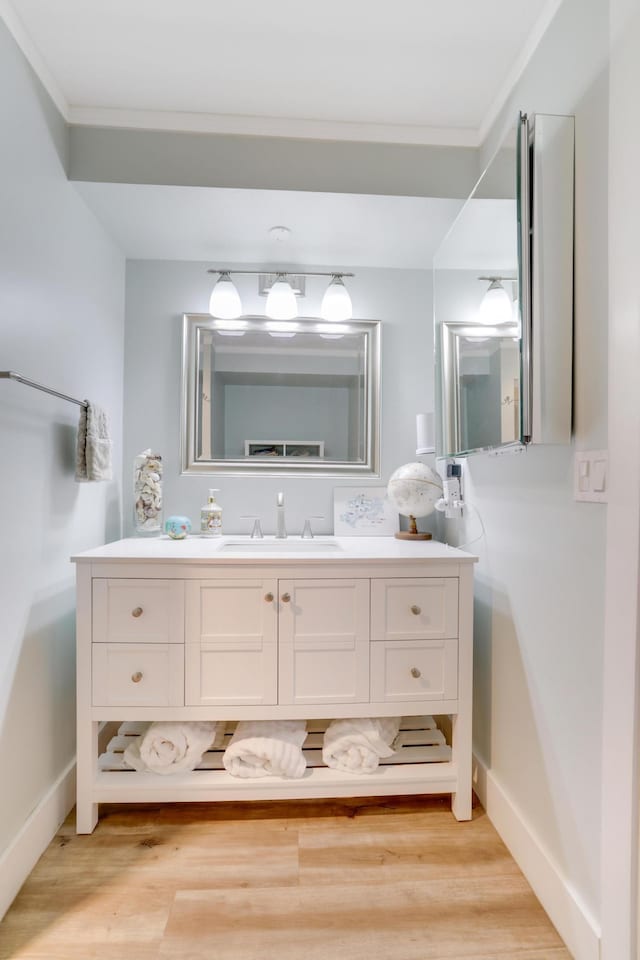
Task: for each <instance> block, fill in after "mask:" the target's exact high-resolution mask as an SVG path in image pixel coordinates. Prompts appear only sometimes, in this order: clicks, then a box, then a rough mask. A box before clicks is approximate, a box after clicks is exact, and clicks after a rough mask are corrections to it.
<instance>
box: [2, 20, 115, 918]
mask: <svg viewBox="0 0 640 960" xmlns="http://www.w3.org/2000/svg"><path fill="white" fill-rule="evenodd" d="M0 131H1V136H2V144H3V147H2V150H0V210H1V211H2V213H1V217H0V367H2V369H12V370H15V371H17V372H18V373H21V374H23V375H24V376H26V377H29V378H31V379H34V380H39V381H41V382H43V383H45V384H47V385H49V386H52V387H54V388H57V389H58V390H60V391H62V392H63V393H68V394H70V395H71V396H75V397H78V398H84V397H88V398H90V399H93V400H94V401H96V402H97V403H100V404H101V405H102V406H104V407H105V408H106V409H107V411H108V413H109V414H110V417H111V426H112V430H113V439H114V443H115V452H116V455H115V462H114V477H115V479H114V481H113V482H112V483H102V484H85V485H79V484H77V483H75V482H74V458H75V431H76V425H77V422H78V416H79V407H77V406H73V405H72V404H70V403H67V402H64V401H62V400H58V399H56V398H54V397H51V396H48V395H47V394H44V393H40V392H38V391H35V390H33V389H31V388H28V387H26V386H24V385H22V384H19V383H15V382H13V381H10V380H2V381H0V393H1V398H0V451H1V452H0V461H1V468H0V504H2V547H3V549H2V552H1V553H0V610H2V614H1V616H0V771H1V774H0V780H1V782H2V788H1V789H0V900H1V899H2V896H3V895H4V893H5V891H6V890H9V889H10V888H11V886H12V884H14V883H16V882H17V883H18V884H19V883H20V882H22V880H23V879H24V878H23V877H20V878H16V877H13V876H9V873H8V870H7V869H5V868H3V866H2V855H3V853H5V852H6V851H7V848H8V847H9V845H10V844H11V842H12V840H13V839H14V838H15V837H16V836H17V835H18V834H19V832H20V830H21V829H22V827H23V826H24V824H25V822H26V820H27V818H28V817H29V815H30V813H31V812H32V811H33V810H34V809H35V808H36V807H37V805H38V804H39V802H40V801H41V800H42V798H43V797H44V796H45V795H46V794H47V792H48V791H49V790H50V789H51V788H52V787H54V786H55V784H56V782H57V781H58V779H59V778H60V777H61V776H62V775H63V773H64V772H65V770H66V769H67V768H68V766H69V765H70V764H71V763H72V761H73V760H74V752H75V710H74V704H75V690H74V681H75V650H74V615H75V610H74V607H75V596H74V570H73V567H72V565H71V563H70V562H69V556H70V554H72V553H74V552H77V551H80V550H82V549H85V548H88V547H92V546H95V545H97V544H100V543H103V542H104V541H105V540H110V539H114V538H117V537H118V535H119V532H120V475H121V457H120V451H121V439H122V430H121V421H122V352H123V316H124V261H123V257H122V256H121V254H120V253H119V252H118V250H117V249H115V248H114V246H113V244H112V243H111V241H110V240H109V239H107V237H106V236H105V233H104V231H103V230H102V228H101V227H100V226H99V225H98V223H97V222H96V221H95V218H94V217H93V215H92V214H91V213H90V212H89V211H88V210H87V208H86V207H85V204H84V202H83V201H82V200H81V199H80V198H79V197H78V195H77V193H76V191H75V189H74V187H73V185H71V184H69V183H68V181H67V179H66V175H65V170H64V167H63V163H64V160H65V143H66V130H65V127H64V124H63V122H62V120H61V118H60V117H59V116H58V114H57V113H56V111H55V109H54V108H53V107H52V105H51V103H50V102H49V101H48V98H47V97H46V95H45V94H44V93H43V92H42V90H41V88H40V86H39V83H38V81H37V80H36V79H35V78H34V75H33V74H32V72H31V70H30V69H29V68H28V66H27V65H26V63H25V62H24V60H23V57H22V55H21V54H20V52H19V51H18V49H17V47H16V45H15V43H14V41H13V40H12V38H11V37H10V36H9V34H8V32H7V30H6V28H5V26H4V24H3V23H1V22H0ZM5 885H6V888H5Z"/></svg>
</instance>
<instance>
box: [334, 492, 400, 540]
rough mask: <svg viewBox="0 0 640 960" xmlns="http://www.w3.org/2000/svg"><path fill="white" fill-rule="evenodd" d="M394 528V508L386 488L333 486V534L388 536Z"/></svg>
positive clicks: (396, 527) (395, 516)
mask: <svg viewBox="0 0 640 960" xmlns="http://www.w3.org/2000/svg"><path fill="white" fill-rule="evenodd" d="M397 529H398V511H397V510H396V509H395V507H393V506H392V505H391V502H390V501H389V499H388V497H387V488H386V487H334V490H333V532H334V536H336V537H392V536H393V535H394V533H395V532H396V530H397Z"/></svg>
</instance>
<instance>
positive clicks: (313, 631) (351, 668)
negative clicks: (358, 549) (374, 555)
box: [278, 580, 369, 704]
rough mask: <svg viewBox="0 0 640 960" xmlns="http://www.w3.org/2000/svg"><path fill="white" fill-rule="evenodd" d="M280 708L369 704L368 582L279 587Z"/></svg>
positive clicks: (285, 584) (297, 582) (309, 582)
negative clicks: (287, 705) (288, 705)
mask: <svg viewBox="0 0 640 960" xmlns="http://www.w3.org/2000/svg"><path fill="white" fill-rule="evenodd" d="M278 600H279V607H280V618H279V636H280V666H279V690H280V696H279V702H280V704H296V703H309V704H313V703H361V702H366V701H367V700H368V699H369V581H368V580H280V581H279V596H278Z"/></svg>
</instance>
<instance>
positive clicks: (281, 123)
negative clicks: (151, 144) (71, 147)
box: [68, 106, 479, 147]
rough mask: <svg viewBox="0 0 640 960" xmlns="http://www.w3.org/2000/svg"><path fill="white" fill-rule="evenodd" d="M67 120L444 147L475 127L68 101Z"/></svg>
mask: <svg viewBox="0 0 640 960" xmlns="http://www.w3.org/2000/svg"><path fill="white" fill-rule="evenodd" d="M68 120H69V123H71V124H77V125H78V126H93V127H119V128H133V129H137V130H172V131H176V132H180V133H217V134H231V135H237V136H249V137H287V138H290V139H296V140H340V141H342V140H348V141H359V142H363V143H406V144H414V145H416V144H418V145H423V146H447V147H450V146H454V147H477V146H478V145H479V139H478V132H477V130H473V129H470V128H447V127H427V126H420V125H415V126H414V125H412V124H398V125H396V124H387V123H346V122H342V121H337V120H306V119H301V118H295V117H252V116H241V115H239V114H218V113H189V112H187V111H185V112H181V111H165V110H124V109H110V108H108V107H73V106H72V107H70V108H69V113H68Z"/></svg>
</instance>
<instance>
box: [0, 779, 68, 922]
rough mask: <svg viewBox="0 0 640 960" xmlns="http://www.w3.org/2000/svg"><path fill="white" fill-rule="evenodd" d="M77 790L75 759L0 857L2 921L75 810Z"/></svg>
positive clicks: (0, 917)
mask: <svg viewBox="0 0 640 960" xmlns="http://www.w3.org/2000/svg"><path fill="white" fill-rule="evenodd" d="M75 788H76V762H75V760H72V761H71V763H69V765H68V766H67V768H66V769H65V770H64V771H63V773H62V774H61V775H60V776H59V777H58V779H57V780H56V781H55V783H54V784H53V785H52V786H51V787H50V789H49V790H48V791H47V793H46V794H45V796H44V797H43V798H42V800H41V801H40V803H39V804H38V806H37V807H36V809H35V810H34V811H33V812H32V813H31V814H30V816H29V817H28V819H27V820H26V821H25V823H24V824H23V826H22V829H21V830H20V831H19V832H18V833H17V835H16V836H15V837H14V839H13V840H12V842H11V843H10V845H9V846H8V847H7V848H6V850H4V852H3V853H2V855H1V856H0V920H1V919H2V917H3V916H4V914H5V913H6V912H7V910H8V909H9V907H10V906H11V904H12V903H13V901H14V899H15V897H16V895H17V893H18V891H19V890H20V887H21V886H22V884H23V883H24V882H25V880H26V879H27V877H28V876H29V874H30V873H31V871H32V870H33V868H34V866H35V865H36V863H37V861H38V859H39V858H40V857H41V856H42V854H43V853H44V851H45V850H46V849H47V847H48V846H49V844H50V843H51V839H52V838H53V837H54V836H55V833H56V830H57V829H58V827H59V826H60V824H61V823H63V821H64V820H65V818H66V816H67V814H68V813H69V811H70V810H71V808H72V807H73V805H74V803H75Z"/></svg>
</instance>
